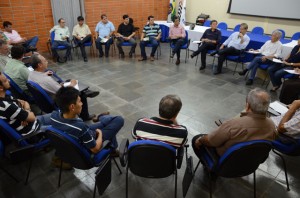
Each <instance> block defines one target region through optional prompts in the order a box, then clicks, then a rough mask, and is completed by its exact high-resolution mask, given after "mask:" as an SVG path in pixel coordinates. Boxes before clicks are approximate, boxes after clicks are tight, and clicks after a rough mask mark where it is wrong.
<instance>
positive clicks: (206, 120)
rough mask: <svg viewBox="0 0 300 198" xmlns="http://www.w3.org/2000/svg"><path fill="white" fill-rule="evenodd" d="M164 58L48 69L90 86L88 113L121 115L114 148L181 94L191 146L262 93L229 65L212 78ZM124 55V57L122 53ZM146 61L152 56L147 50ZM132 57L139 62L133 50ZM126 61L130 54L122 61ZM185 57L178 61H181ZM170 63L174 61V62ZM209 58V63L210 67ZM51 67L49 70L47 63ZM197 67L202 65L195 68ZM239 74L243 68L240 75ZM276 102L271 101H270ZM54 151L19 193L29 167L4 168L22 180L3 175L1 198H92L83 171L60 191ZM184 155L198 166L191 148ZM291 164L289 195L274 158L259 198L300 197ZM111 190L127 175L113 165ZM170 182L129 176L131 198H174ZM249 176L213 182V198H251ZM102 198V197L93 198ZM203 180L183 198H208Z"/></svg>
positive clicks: (67, 177) (265, 167)
mask: <svg viewBox="0 0 300 198" xmlns="http://www.w3.org/2000/svg"><path fill="white" fill-rule="evenodd" d="M161 46H162V50H161V52H162V55H161V56H160V57H159V59H158V60H155V61H154V62H150V61H147V62H138V61H137V58H138V56H137V57H136V58H133V59H129V58H128V57H126V58H125V59H124V60H121V59H119V58H118V55H115V56H114V57H109V58H102V59H99V58H97V57H89V62H88V63H84V62H83V60H82V58H81V59H79V60H78V58H77V56H76V55H75V53H73V61H69V62H68V63H65V64H53V63H52V64H50V66H49V68H51V69H54V70H55V71H57V73H58V74H59V75H60V76H61V77H63V78H65V79H67V78H68V79H69V78H74V79H78V80H80V81H82V82H84V83H86V84H88V85H89V86H90V87H91V89H93V90H99V91H100V92H101V93H100V95H99V96H98V97H96V98H94V99H89V101H88V102H89V109H90V112H91V113H100V112H103V111H107V110H108V111H110V112H111V114H116V115H122V116H124V118H125V126H124V127H123V129H122V130H121V131H120V132H119V134H118V140H119V141H121V139H122V138H129V139H130V140H132V138H131V135H130V131H131V129H132V128H133V126H134V123H135V122H136V120H137V119H138V118H140V117H144V116H155V115H157V114H158V103H159V101H160V99H161V98H162V97H163V96H164V95H166V94H178V95H179V96H180V97H181V99H182V102H183V107H182V110H181V112H180V114H179V117H178V121H179V123H181V124H183V125H185V126H187V128H188V131H189V140H191V139H192V137H193V136H194V135H196V134H198V133H207V132H209V131H211V130H212V129H213V128H215V125H214V120H216V119H219V118H221V119H226V118H231V117H233V116H236V115H237V114H238V113H239V112H240V110H242V109H243V108H244V104H245V96H246V94H247V92H248V91H249V90H250V89H251V88H253V87H255V86H260V85H261V81H260V80H257V81H255V84H254V85H253V86H252V87H246V86H245V80H244V78H242V77H239V76H238V75H237V74H236V75H232V74H233V72H232V71H233V69H234V64H233V63H230V64H229V65H228V68H224V70H223V74H221V75H217V76H214V75H212V69H211V66H208V67H207V69H206V70H205V71H202V72H199V70H198V68H199V66H200V65H198V66H197V67H195V65H194V64H195V59H192V60H191V59H189V60H188V62H187V63H186V64H185V63H184V61H183V63H181V64H180V65H179V66H176V65H175V63H169V58H168V57H169V46H168V44H164V43H162V45H161ZM126 50H127V52H128V49H126ZM148 53H149V49H148ZM137 54H140V52H139V49H138V48H137ZM127 55H128V53H127ZM184 55H185V54H184V52H182V60H183V57H184ZM174 62H175V61H174ZM211 62H212V58H211V57H208V64H210V63H211ZM50 63H51V62H50ZM199 64H200V63H199ZM239 69H240V68H239ZM277 97H278V96H277V95H276V94H275V95H272V98H273V100H274V99H277ZM53 153H54V151H50V152H48V153H44V152H42V153H40V154H38V155H37V156H36V157H35V159H34V162H33V167H34V168H33V170H32V172H31V175H30V179H29V184H28V185H26V186H25V185H24V178H25V174H26V163H22V164H19V165H10V164H7V165H6V166H7V168H8V169H9V171H11V173H13V174H14V175H15V176H16V177H17V178H19V179H20V180H21V182H19V183H15V182H14V181H13V180H11V178H9V177H8V176H7V175H6V174H4V173H3V172H2V171H0V176H1V181H0V186H1V191H0V197H30V198H33V197H55V198H56V197H92V192H93V185H94V172H95V170H96V169H95V168H93V169H91V170H87V171H82V170H73V171H64V172H63V176H62V185H61V187H60V188H59V189H58V188H57V187H56V185H57V181H58V180H57V179H58V169H55V168H52V167H51V166H50V161H51V157H52V156H53ZM188 154H189V155H192V156H193V157H194V164H196V163H197V158H196V157H195V155H194V154H193V151H192V149H191V148H189V150H188ZM286 158H287V159H288V161H287V162H288V163H287V165H288V170H289V178H290V183H291V191H289V192H287V191H286V186H285V178H284V172H283V171H282V165H281V161H280V159H279V158H278V157H277V156H275V155H274V154H273V153H272V152H271V153H270V157H269V158H268V159H267V160H266V162H265V163H263V164H262V165H261V166H260V167H259V169H258V171H257V195H258V196H257V197H280V198H281V197H300V196H299V193H300V190H299V189H300V179H299V178H300V172H299V171H298V169H299V166H300V160H299V159H297V158H291V157H286ZM184 170H185V163H183V166H182V168H181V169H180V170H179V171H178V175H179V179H178V197H182V188H181V182H182V178H183V174H184ZM112 174H113V175H112V182H111V184H110V186H109V187H108V189H107V190H106V192H105V193H104V195H103V197H105V198H108V197H112V198H119V197H125V174H122V175H119V174H118V172H117V169H116V167H115V165H114V164H113V167H112ZM174 179H175V178H174V176H170V177H168V178H165V179H143V178H140V177H137V176H134V175H133V174H129V181H130V185H129V197H141V198H146V197H151V198H153V197H157V198H165V197H166V198H169V197H173V191H174V185H173V184H174ZM252 179H253V177H252V175H250V176H247V177H243V178H238V179H224V178H218V180H217V182H216V184H215V185H214V190H213V195H214V197H226V198H227V197H244V198H246V197H253V180H252ZM97 196H99V195H97ZM208 196H209V191H208V176H207V174H206V173H205V172H204V171H203V168H202V167H201V166H200V168H199V169H198V170H197V172H196V176H195V178H194V180H193V182H192V184H191V186H190V189H189V192H188V194H187V197H208Z"/></svg>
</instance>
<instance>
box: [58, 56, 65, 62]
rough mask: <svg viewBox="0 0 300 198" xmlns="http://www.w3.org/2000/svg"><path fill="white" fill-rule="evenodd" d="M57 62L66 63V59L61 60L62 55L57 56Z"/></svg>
mask: <svg viewBox="0 0 300 198" xmlns="http://www.w3.org/2000/svg"><path fill="white" fill-rule="evenodd" d="M57 62H58V63H64V62H65V61H64V60H61V58H60V57H57Z"/></svg>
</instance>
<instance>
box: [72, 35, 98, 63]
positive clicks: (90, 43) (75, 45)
mask: <svg viewBox="0 0 300 198" xmlns="http://www.w3.org/2000/svg"><path fill="white" fill-rule="evenodd" d="M72 41H73V42H74V47H73V50H74V49H76V54H77V57H78V59H79V57H80V56H79V53H78V47H79V46H78V42H77V41H76V39H75V38H74V37H73V40H72ZM93 43H94V41H93V37H91V41H90V42H85V43H84V44H83V45H84V46H85V47H90V53H91V54H92V55H94V54H95V52H94V47H93Z"/></svg>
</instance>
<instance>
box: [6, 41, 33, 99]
mask: <svg viewBox="0 0 300 198" xmlns="http://www.w3.org/2000/svg"><path fill="white" fill-rule="evenodd" d="M24 53H25V49H24V47H23V46H20V45H16V46H13V47H12V48H11V57H12V59H11V60H10V61H8V62H7V63H6V66H5V68H4V72H5V73H6V74H7V75H8V76H9V77H10V78H11V79H12V80H13V81H14V82H15V83H16V84H17V85H18V86H19V87H20V88H21V89H22V90H23V91H24V92H26V93H29V92H28V89H27V86H26V83H27V80H28V75H29V70H28V68H27V67H26V66H25V65H24V63H23V62H22V59H23V55H24Z"/></svg>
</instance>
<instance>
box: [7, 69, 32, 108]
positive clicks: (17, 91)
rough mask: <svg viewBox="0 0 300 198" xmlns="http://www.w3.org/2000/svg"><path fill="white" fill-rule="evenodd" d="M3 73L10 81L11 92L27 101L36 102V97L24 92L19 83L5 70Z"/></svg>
mask: <svg viewBox="0 0 300 198" xmlns="http://www.w3.org/2000/svg"><path fill="white" fill-rule="evenodd" d="M3 74H4V75H5V76H6V78H7V79H8V80H9V81H10V82H9V84H10V91H11V94H12V95H13V96H14V97H15V98H18V99H22V100H25V101H28V102H29V103H31V104H32V103H34V99H33V97H32V96H29V95H28V94H26V93H25V92H24V90H22V89H21V88H20V87H19V85H18V84H17V83H16V82H15V81H14V80H13V79H12V78H11V77H9V76H8V75H7V74H6V73H4V72H3Z"/></svg>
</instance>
